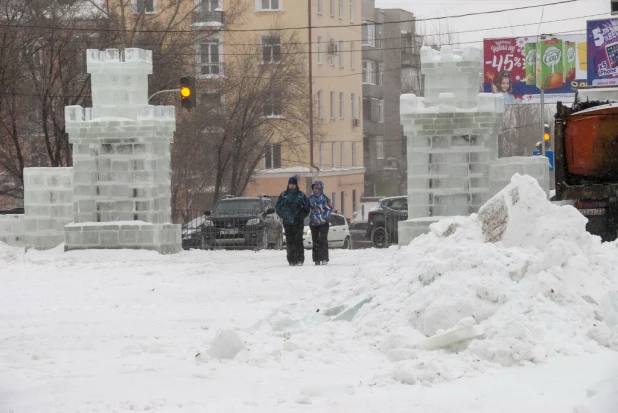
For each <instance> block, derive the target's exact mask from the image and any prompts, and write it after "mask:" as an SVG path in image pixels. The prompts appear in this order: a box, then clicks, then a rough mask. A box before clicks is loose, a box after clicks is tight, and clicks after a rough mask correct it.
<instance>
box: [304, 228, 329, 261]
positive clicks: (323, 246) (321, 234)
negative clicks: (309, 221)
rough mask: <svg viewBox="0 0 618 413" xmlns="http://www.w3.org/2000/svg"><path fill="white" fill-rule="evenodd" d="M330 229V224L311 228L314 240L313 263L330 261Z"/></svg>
mask: <svg viewBox="0 0 618 413" xmlns="http://www.w3.org/2000/svg"><path fill="white" fill-rule="evenodd" d="M328 227H329V225H328V222H327V223H325V224H322V225H311V226H310V227H309V228H311V239H312V240H313V262H321V261H328Z"/></svg>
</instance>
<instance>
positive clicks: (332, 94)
mask: <svg viewBox="0 0 618 413" xmlns="http://www.w3.org/2000/svg"><path fill="white" fill-rule="evenodd" d="M330 118H331V120H335V92H330Z"/></svg>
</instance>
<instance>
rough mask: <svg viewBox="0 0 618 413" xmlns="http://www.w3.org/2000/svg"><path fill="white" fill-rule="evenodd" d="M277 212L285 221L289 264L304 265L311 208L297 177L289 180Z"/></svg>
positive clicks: (279, 201)
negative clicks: (307, 222)
mask: <svg viewBox="0 0 618 413" xmlns="http://www.w3.org/2000/svg"><path fill="white" fill-rule="evenodd" d="M275 210H276V211H277V215H279V217H281V219H282V220H283V228H284V229H285V240H286V243H287V258H288V263H289V264H290V265H303V263H304V262H305V248H304V247H303V229H304V227H305V224H304V220H305V218H306V217H307V215H309V211H310V206H309V200H308V199H307V196H306V195H305V194H304V193H303V192H302V191H301V190H299V189H298V178H297V177H296V176H293V177H291V178H290V179H289V180H288V188H287V189H286V190H285V191H283V192H281V195H279V199H277V205H276V207H275Z"/></svg>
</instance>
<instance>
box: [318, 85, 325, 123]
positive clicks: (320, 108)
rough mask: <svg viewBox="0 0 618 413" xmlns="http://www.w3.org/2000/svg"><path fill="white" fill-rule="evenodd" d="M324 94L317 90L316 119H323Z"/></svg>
mask: <svg viewBox="0 0 618 413" xmlns="http://www.w3.org/2000/svg"><path fill="white" fill-rule="evenodd" d="M323 95H324V94H323V93H322V91H321V90H318V119H324V96H323Z"/></svg>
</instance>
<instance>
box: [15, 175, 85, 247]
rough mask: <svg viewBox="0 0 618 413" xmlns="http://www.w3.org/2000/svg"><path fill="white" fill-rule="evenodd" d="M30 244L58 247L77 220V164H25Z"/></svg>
mask: <svg viewBox="0 0 618 413" xmlns="http://www.w3.org/2000/svg"><path fill="white" fill-rule="evenodd" d="M24 210H25V213H24V215H25V218H24V220H25V225H26V247H27V248H34V249H37V250H46V249H51V248H55V247H57V246H58V245H60V244H62V242H63V241H64V226H65V225H67V224H68V223H70V222H73V168H70V167H69V168H24Z"/></svg>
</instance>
